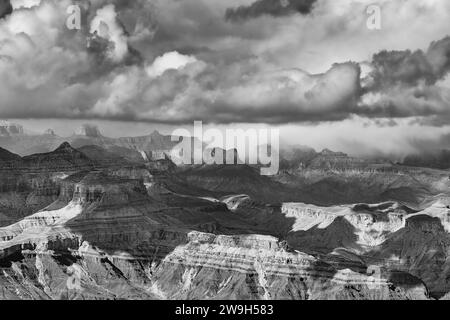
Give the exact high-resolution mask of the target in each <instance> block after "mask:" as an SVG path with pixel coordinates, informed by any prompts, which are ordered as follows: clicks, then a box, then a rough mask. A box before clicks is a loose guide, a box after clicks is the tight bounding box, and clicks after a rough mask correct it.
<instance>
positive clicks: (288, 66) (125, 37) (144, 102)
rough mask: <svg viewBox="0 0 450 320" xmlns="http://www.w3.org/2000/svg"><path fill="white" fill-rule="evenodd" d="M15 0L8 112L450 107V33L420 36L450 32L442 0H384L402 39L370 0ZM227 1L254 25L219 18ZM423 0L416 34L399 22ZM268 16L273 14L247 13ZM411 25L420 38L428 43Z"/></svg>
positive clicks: (134, 115) (5, 60) (164, 117)
mask: <svg viewBox="0 0 450 320" xmlns="http://www.w3.org/2000/svg"><path fill="white" fill-rule="evenodd" d="M12 3H13V7H14V10H13V11H12V12H11V13H10V14H8V15H7V16H5V17H4V18H3V19H0V83H1V84H2V85H1V86H0V96H1V99H2V102H1V106H0V117H10V118H30V117H31V118H48V117H52V118H55V117H56V118H74V119H84V118H90V119H112V120H127V121H128V120H142V121H152V122H161V123H183V122H191V121H192V120H203V121H205V122H212V123H229V122H247V123H248V122H252V123H257V122H265V123H277V124H278V123H291V122H314V123H318V122H324V121H335V122H337V121H341V120H343V119H347V118H350V117H352V116H354V115H359V116H361V117H366V118H380V117H381V118H382V117H392V118H405V117H406V118H408V117H416V118H417V117H421V118H423V117H431V116H438V117H439V118H440V119H444V118H445V116H446V115H449V116H450V112H449V111H448V110H447V109H448V105H449V101H450V98H449V87H450V86H449V85H448V84H445V83H443V82H442V81H443V79H445V77H446V75H448V71H449V68H450V64H449V48H450V45H449V43H450V40H449V39H450V38H448V37H447V38H441V39H442V40H438V41H435V42H433V43H432V44H431V45H430V44H429V43H428V44H427V46H428V49H426V47H425V46H424V45H423V42H424V40H423V39H422V38H429V36H430V34H428V32H430V33H431V32H432V33H433V34H437V35H440V34H441V33H442V32H443V30H444V29H445V28H447V25H446V24H445V28H444V22H446V21H448V18H449V12H450V11H449V10H445V9H447V8H450V6H449V4H448V3H449V2H446V1H437V2H436V5H435V6H428V5H427V2H424V1H422V0H417V1H416V2H414V3H412V2H407V3H404V7H402V8H405V9H404V10H403V11H401V12H400V11H399V10H396V9H398V6H399V4H398V2H390V1H383V6H384V7H383V8H384V9H383V10H384V11H383V14H384V15H383V17H385V20H384V21H383V26H386V28H387V29H389V30H390V32H394V31H395V32H396V37H395V38H396V43H395V45H394V44H393V42H392V41H388V42H386V43H382V44H380V41H381V40H380V39H388V40H389V39H393V38H392V37H390V36H389V35H388V34H387V33H383V32H384V31H380V34H379V35H376V34H375V33H370V31H369V30H367V29H366V28H364V26H365V19H366V18H367V17H366V15H365V11H364V8H365V5H366V4H367V3H368V1H366V0H359V1H355V2H352V3H351V4H349V3H346V4H339V5H337V4H336V2H335V1H330V0H322V1H317V2H316V1H293V0H291V1H287V2H284V4H285V6H282V7H281V8H279V7H278V6H279V5H282V3H281V2H277V1H273V2H271V4H269V2H267V1H265V0H260V1H257V2H254V3H253V4H250V5H245V4H244V6H242V4H243V1H241V0H233V1H232V2H231V4H230V2H227V3H224V2H223V1H219V0H211V1H208V2H207V3H206V2H201V1H198V0H184V1H156V2H154V3H153V2H149V1H146V0H135V1H125V0H90V1H83V2H78V1H75V0H60V1H57V0H41V1H37V0H15V2H12ZM74 3H78V4H80V5H81V6H82V12H83V25H82V29H81V30H78V31H75V30H68V29H67V28H66V27H65V22H66V21H65V20H66V18H67V14H66V9H67V7H68V6H70V5H72V4H74ZM229 6H232V7H233V8H237V9H233V10H232V11H230V10H228V12H233V13H231V15H233V14H235V18H237V17H238V16H241V17H242V18H243V19H247V22H246V23H243V24H237V23H230V21H226V20H225V19H223V16H224V14H226V12H227V9H228V7H229ZM239 8H242V9H239ZM355 8H356V9H355ZM419 8H420V9H421V10H422V11H421V12H422V14H423V15H424V16H426V17H430V16H433V17H435V20H436V23H435V24H433V26H430V28H435V29H432V31H428V29H424V24H423V21H422V18H421V17H422V16H420V17H417V20H414V21H418V22H415V23H417V26H416V25H415V24H411V25H410V27H411V30H412V31H408V30H409V29H408V30H405V29H401V25H405V21H406V20H407V19H409V18H410V17H412V16H413V13H415V14H416V13H417V12H418V9H419ZM279 10H281V11H279ZM311 10H314V11H313V14H308V13H310V12H311ZM238 12H240V13H238ZM294 12H300V13H302V14H292V13H294ZM396 12H400V13H401V14H396ZM228 14H230V13H228ZM260 15H272V16H276V17H277V19H250V18H253V17H258V16H260ZM394 17H395V18H396V19H397V20H396V19H394ZM229 19H234V18H231V17H230V18H229ZM398 21H400V22H398ZM441 22H442V23H441ZM361 26H363V27H361ZM419 27H421V28H419ZM418 30H424V31H423V32H424V33H420V32H418ZM445 30H447V29H445ZM400 31H401V32H400ZM403 32H415V33H417V34H418V36H417V38H418V39H419V38H420V41H419V40H416V41H419V44H414V43H413V44H412V43H411V42H410V41H411V39H410V38H411V37H401V38H400V37H399V34H403ZM446 32H447V31H446ZM374 34H375V35H374ZM366 37H369V40H365V39H366ZM370 37H380V38H379V39H378V38H370ZM404 38H405V39H404ZM376 39H378V40H379V41H373V40H376ZM436 39H439V38H436ZM398 42H401V48H399V47H396V45H398ZM380 46H383V47H384V49H389V50H382V51H380V50H379V47H380ZM422 47H423V48H422ZM424 48H425V49H424ZM375 52H378V53H376V54H375V55H373V54H374V53H375ZM372 55H373V56H372ZM330 57H331V58H333V59H331V58H330ZM371 57H372V58H371ZM349 61H362V62H360V63H358V62H349ZM315 62H316V63H315ZM332 62H335V63H332ZM361 68H362V69H363V72H362V71H361ZM312 70H314V71H312ZM318 70H319V71H318ZM380 126H381V124H380Z"/></svg>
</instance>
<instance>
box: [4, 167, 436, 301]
mask: <svg viewBox="0 0 450 320" xmlns="http://www.w3.org/2000/svg"><path fill="white" fill-rule="evenodd" d="M61 185H62V188H63V190H62V191H61V192H60V195H59V198H58V201H56V202H55V203H54V204H52V205H51V206H50V207H48V208H47V209H45V210H43V211H41V212H38V213H36V214H34V215H32V216H30V217H27V218H25V219H24V220H22V221H20V222H18V223H16V224H14V225H11V226H9V227H6V228H2V229H0V252H1V254H0V266H1V268H2V270H3V273H2V275H1V276H0V282H1V284H2V286H3V287H4V288H5V290H3V292H2V298H22V299H60V298H75V299H77V298H102V299H106V298H134V299H135V298H142V299H152V298H165V299H180V298H185V299H198V298H214V299H220V298H221V299H233V298H241V299H318V298H327V299H406V298H408V299H426V298H427V297H428V296H427V295H428V293H427V289H426V287H425V286H424V284H423V283H422V282H421V281H420V280H418V279H416V278H414V277H408V276H394V275H393V274H394V273H393V272H392V271H383V273H380V274H379V275H377V276H376V277H374V276H373V275H372V274H371V273H370V272H369V271H370V270H368V268H367V266H365V265H358V267H359V269H358V268H353V267H352V264H347V265H346V264H341V265H333V264H331V263H327V262H325V260H323V259H322V258H320V257H318V256H312V255H309V254H306V253H301V252H299V251H295V250H294V248H293V247H291V246H290V245H289V244H288V242H286V241H282V240H281V239H279V238H277V237H274V236H271V235H257V234H255V233H254V232H252V231H251V225H252V223H247V224H246V223H245V222H243V221H241V220H240V219H242V217H239V214H240V210H242V209H243V208H245V207H247V208H251V207H254V206H258V204H256V203H254V202H253V201H251V200H250V199H249V198H248V197H247V198H246V197H245V196H240V197H231V198H230V197H228V198H224V199H222V201H224V203H225V204H226V206H228V207H229V208H230V209H232V211H228V210H226V209H225V210H223V209H222V207H220V206H217V205H213V206H211V208H213V209H212V211H210V210H207V211H203V209H200V208H206V207H207V206H205V204H204V203H208V202H210V203H213V204H214V203H216V202H217V203H220V202H221V201H220V200H214V199H204V200H200V202H199V203H201V204H202V206H201V207H199V206H198V204H197V205H195V207H193V208H191V209H181V208H176V207H167V206H165V205H164V204H162V203H158V202H156V201H155V200H153V199H152V198H151V197H149V196H148V194H147V190H146V189H145V188H144V185H143V184H142V182H141V181H139V180H130V179H123V178H118V177H112V176H110V175H106V174H105V173H103V172H91V173H86V174H77V175H72V176H70V177H68V178H66V179H65V180H64V181H63V183H62V184H61ZM70 195H72V196H71V197H70ZM189 199H192V201H193V200H194V199H193V198H192V197H191V198H188V199H186V202H185V203H188V201H190V200H189ZM193 203H197V202H193ZM225 208H226V207H225ZM255 210H258V209H255ZM286 214H287V215H289V213H287V211H286ZM263 215H264V213H263ZM207 221H211V222H213V221H215V222H214V224H215V228H213V229H211V230H212V231H213V232H216V234H213V233H210V232H205V231H192V229H197V230H206V229H207V228H209V226H206V225H205V223H206V222H207ZM266 225H267V223H266ZM266 227H269V228H270V226H266ZM294 228H295V227H294ZM221 230H222V231H221ZM245 230H247V231H245ZM267 231H268V230H267ZM217 232H227V233H229V234H228V235H227V234H217ZM24 270H26V271H24ZM394 279H395V280H394Z"/></svg>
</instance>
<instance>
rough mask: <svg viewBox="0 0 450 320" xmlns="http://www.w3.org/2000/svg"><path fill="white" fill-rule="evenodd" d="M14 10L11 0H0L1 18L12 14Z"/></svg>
mask: <svg viewBox="0 0 450 320" xmlns="http://www.w3.org/2000/svg"><path fill="white" fill-rule="evenodd" d="M12 11H13V7H12V5H11V2H10V0H0V19H2V18H4V17H6V16H7V15H9V14H11V12H12Z"/></svg>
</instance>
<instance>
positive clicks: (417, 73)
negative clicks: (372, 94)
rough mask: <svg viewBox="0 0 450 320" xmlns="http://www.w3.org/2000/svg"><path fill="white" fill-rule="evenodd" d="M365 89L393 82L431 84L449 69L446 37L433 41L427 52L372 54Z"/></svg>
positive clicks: (448, 40) (393, 84)
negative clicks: (370, 67) (371, 68)
mask: <svg viewBox="0 0 450 320" xmlns="http://www.w3.org/2000/svg"><path fill="white" fill-rule="evenodd" d="M372 67H373V71H372V73H371V74H370V78H371V81H369V86H368V88H366V89H367V90H369V91H374V90H382V89H383V88H390V87H392V86H395V85H404V86H414V85H417V84H418V83H419V82H423V83H425V84H427V85H433V84H435V83H436V81H438V80H440V79H442V78H443V77H444V76H445V75H447V73H448V72H449V71H450V37H446V38H444V39H442V40H439V41H436V42H433V43H432V44H431V45H430V47H429V49H428V51H427V52H423V51H422V50H417V51H414V52H411V51H410V50H405V51H381V52H379V53H377V54H375V55H374V56H373V60H372Z"/></svg>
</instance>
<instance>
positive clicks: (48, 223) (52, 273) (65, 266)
mask: <svg viewBox="0 0 450 320" xmlns="http://www.w3.org/2000/svg"><path fill="white" fill-rule="evenodd" d="M87 131H88V132H86V130H85V132H79V134H84V135H86V134H88V135H90V136H91V137H90V138H89V139H88V140H89V141H94V142H95V141H97V142H98V143H93V144H87V145H81V146H78V147H74V146H73V145H72V144H71V143H69V142H61V144H60V145H58V146H56V147H55V148H54V149H53V150H51V151H46V152H44V153H38V154H31V155H24V156H21V155H17V154H15V153H13V152H11V151H8V150H7V149H6V148H2V149H0V177H1V179H0V288H1V290H0V299H14V300H15V299H225V300H228V299H247V300H264V299H282V300H284V299H294V300H297V299H311V300H314V299H333V300H339V299H344V300H354V299H362V300H368V299H373V300H377V299H382V300H404V299H419V300H424V299H445V298H446V297H447V296H448V295H449V292H450V283H449V281H448V279H449V278H450V273H449V272H450V271H449V270H450V266H449V265H448V262H447V261H448V260H449V259H448V256H449V249H448V248H449V246H450V236H449V231H450V223H449V222H450V220H449V219H450V197H449V194H448V191H447V190H448V189H449V184H450V180H449V174H448V172H446V171H444V170H436V169H430V168H416V167H406V166H401V165H398V164H393V163H390V162H388V161H379V162H373V161H368V160H361V159H356V158H352V157H349V156H347V155H346V154H343V153H338V152H332V151H329V150H324V151H323V152H321V153H318V154H315V153H312V152H311V150H310V149H307V148H305V149H302V150H299V151H294V152H291V153H290V154H283V153H282V154H281V156H282V157H284V158H283V162H284V164H285V167H284V169H283V170H282V171H281V172H280V173H279V174H278V175H276V176H273V177H267V176H261V175H259V170H258V169H259V168H258V166H257V165H256V166H247V165H196V166H176V165H175V164H174V163H173V162H172V161H171V160H170V159H169V158H167V157H158V158H157V159H154V158H152V157H151V156H150V157H148V156H147V157H144V156H143V155H142V153H141V152H140V151H144V153H145V154H146V155H147V154H148V155H151V154H152V153H151V152H150V151H152V150H153V151H157V150H162V149H163V148H167V147H170V146H169V145H168V144H167V143H168V140H166V138H164V137H163V136H162V135H159V134H156V133H153V134H152V137H153V138H152V137H150V138H136V139H135V140H133V139H131V138H130V139H128V140H126V141H128V142H127V143H130V145H127V144H125V143H123V144H122V145H114V146H113V144H112V143H111V144H109V142H108V143H106V142H103V143H100V142H99V141H103V140H105V139H106V141H110V140H108V139H107V138H104V137H102V136H101V135H100V134H99V133H98V132H97V131H95V130H94V131H92V130H90V131H89V130H87ZM92 136H93V137H92ZM144 140H145V141H146V143H148V146H147V148H148V149H146V148H142V149H139V148H135V147H136V145H137V144H138V142H139V143H141V144H143V142H142V141H144ZM121 141H124V140H121ZM114 143H116V142H114ZM131 144H133V146H131ZM150 149H152V150H150ZM133 150H134V152H135V153H133ZM139 150H140V151H139Z"/></svg>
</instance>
